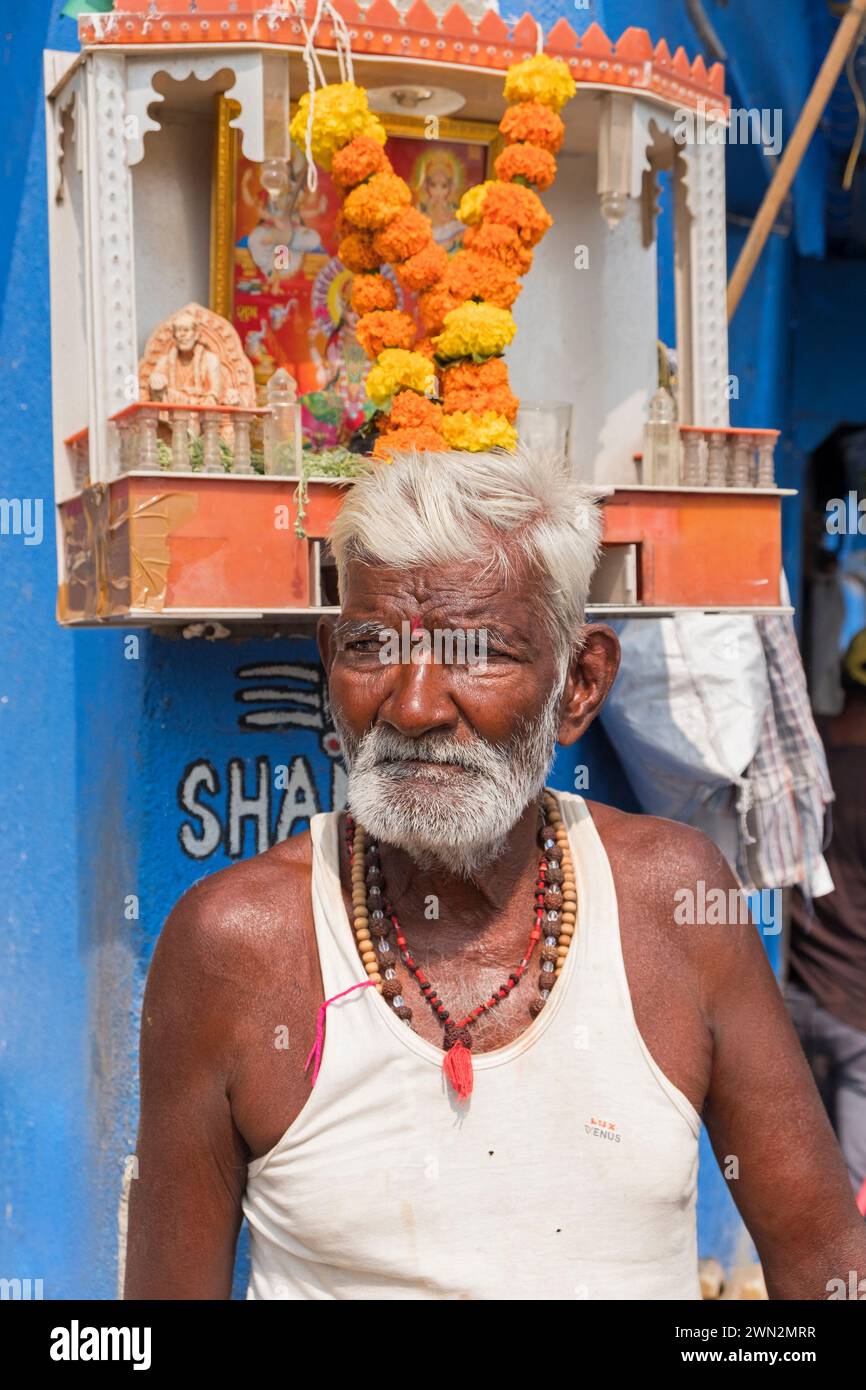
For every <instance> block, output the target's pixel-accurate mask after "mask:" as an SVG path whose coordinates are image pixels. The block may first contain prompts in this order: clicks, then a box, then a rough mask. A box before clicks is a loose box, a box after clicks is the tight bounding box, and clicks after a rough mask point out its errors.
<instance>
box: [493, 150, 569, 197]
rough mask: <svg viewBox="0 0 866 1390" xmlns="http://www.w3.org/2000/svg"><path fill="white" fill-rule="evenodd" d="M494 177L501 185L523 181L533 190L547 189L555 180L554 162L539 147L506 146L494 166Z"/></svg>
mask: <svg viewBox="0 0 866 1390" xmlns="http://www.w3.org/2000/svg"><path fill="white" fill-rule="evenodd" d="M495 168H496V177H497V178H498V179H502V181H503V183H511V182H512V181H513V180H514V179H525V180H526V182H527V183H531V184H532V185H533V187H534V188H540V189H545V188H549V187H550V185H551V184H552V183H553V180H554V179H555V178H556V160H555V159H554V157H553V155H552V154H549V153H548V151H547V150H543V149H542V148H541V146H540V145H530V144H528V143H527V144H524V145H507V146H506V148H505V149H504V150H503V151H502V154H501V155H499V156H498V158H497V160H496V164H495Z"/></svg>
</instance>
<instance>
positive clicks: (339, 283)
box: [230, 121, 496, 448]
mask: <svg viewBox="0 0 866 1390" xmlns="http://www.w3.org/2000/svg"><path fill="white" fill-rule="evenodd" d="M419 124H420V123H419ZM441 124H442V125H443V126H444V125H446V122H444V121H443V122H442V123H441ZM459 124H460V123H459V122H448V123H447V125H448V126H449V127H454V126H458V125H459ZM450 133H451V132H450V130H449V136H450ZM495 133H496V129H495V127H490V130H489V133H488V129H487V127H481V128H479V127H478V126H473V127H472V134H473V138H472V139H465V138H464V139H461V138H459V137H456V136H455V138H447V139H439V140H428V139H425V138H424V137H423V134H419V135H418V136H417V137H415V136H409V137H407V136H405V135H402V134H401V135H394V134H389V138H388V143H387V146H386V149H387V153H388V156H389V158H390V159H391V162H392V164H393V166H394V171H395V173H397V174H399V175H400V176H401V177H402V178H404V179H405V180H406V182H407V183H408V185H409V187H410V189H411V190H412V199H413V203H414V205H415V206H416V207H418V208H419V209H420V210H421V211H422V212H424V213H426V214H427V216H428V217H429V218H430V220H431V222H432V224H433V235H434V237H435V238H436V240H437V241H438V242H440V243H441V244H442V245H443V246H444V247H445V248H446V250H447V251H448V252H449V253H451V254H453V252H454V251H456V250H457V248H458V247H459V246H460V244H461V239H462V232H463V226H462V223H460V222H459V221H458V220H457V208H458V206H459V203H460V199H461V197H462V195H463V193H464V192H465V191H466V189H467V188H471V187H472V185H473V184H476V183H479V182H481V181H482V180H483V179H484V178H485V177H486V176H487V164H488V155H489V147H490V144H491V142H492V138H493V136H494V135H495ZM259 170H260V166H259V165H258V164H253V163H251V162H250V161H249V160H248V159H245V158H244V157H243V155H242V154H240V153H238V154H237V155H236V158H235V165H234V218H233V221H234V233H233V237H234V239H233V247H232V258H231V291H232V310H231V315H230V317H231V320H232V322H233V324H234V326H235V328H236V329H237V331H238V333H239V334H240V337H241V341H242V343H243V345H244V351H245V352H246V354H247V356H248V357H249V359H250V361H251V362H252V364H253V368H254V371H255V376H256V382H257V385H258V388H259V393H260V398H261V393H262V391H263V389H264V387H265V385H266V383H267V381H268V380H269V378H270V377H271V375H272V374H273V373H274V372H275V371H276V370H277V368H278V367H285V368H286V369H287V370H288V371H289V372H291V374H292V376H293V377H294V378H295V380H296V381H297V383H298V393H299V396H300V398H301V401H302V405H303V431H304V442H305V443H306V444H309V445H312V446H313V447H314V448H330V447H332V446H334V445H338V444H346V443H347V442H348V440H349V438H350V437H351V435H352V433H353V432H354V430H356V429H357V428H358V427H359V426H360V425H361V424H363V423H364V420H365V419H366V418H367V416H368V415H369V414H370V413H371V411H372V406H371V405H370V404H369V402H367V401H366V393H365V386H364V383H365V381H366V376H367V370H368V367H369V365H370V364H369V362H368V360H367V358H366V356H365V354H364V352H363V350H362V349H361V347H360V345H359V343H358V341H357V339H356V338H355V332H354V326H355V315H354V314H353V312H352V308H351V285H352V273H351V271H349V270H347V269H346V268H345V266H344V265H343V264H342V263H341V262H340V260H339V258H338V257H337V254H336V253H337V245H338V242H339V237H338V236H337V233H336V230H335V224H336V219H337V214H338V212H339V210H340V206H341V202H342V200H341V198H340V195H339V193H338V192H337V190H336V188H335V187H334V184H333V183H332V181H331V179H330V177H329V176H328V175H327V174H326V173H325V172H324V171H322V170H320V171H319V178H318V186H317V188H316V190H315V192H311V191H310V190H308V189H307V187H306V184H305V183H304V182H303V181H302V183H301V187H300V189H299V190H298V189H297V188H294V189H292V190H291V191H290V193H289V196H288V198H287V199H286V200H285V203H284V210H282V211H281V210H280V208H279V206H275V205H274V204H273V203H272V202H271V201H270V200H269V198H268V195H267V193H266V191H265V190H264V189H263V188H262V185H261V182H260V179H259ZM382 273H383V274H385V275H388V276H389V277H390V278H392V279H393V280H394V284H395V286H396V289H397V297H398V307H400V308H405V309H406V310H407V311H408V312H409V313H414V312H415V309H416V306H415V302H414V301H415V297H414V295H411V294H408V293H405V292H404V291H403V290H402V289H401V288H400V286H399V285H398V284H397V281H396V277H394V274H393V271H392V270H391V269H390V268H389V267H384V268H383V272H382Z"/></svg>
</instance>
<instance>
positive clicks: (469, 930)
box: [126, 453, 866, 1300]
mask: <svg viewBox="0 0 866 1390" xmlns="http://www.w3.org/2000/svg"><path fill="white" fill-rule="evenodd" d="M598 525H599V523H598V517H597V516H596V514H595V511H594V509H593V507H592V506H591V505H590V504H589V503H588V502H587V499H586V497H585V496H584V494H583V493H582V492H581V490H580V488H579V487H578V486H577V485H576V484H575V483H574V482H573V481H572V480H571V479H570V478H569V476H568V474H567V472H566V471H565V469H564V468H563V466H562V465H561V464H559V463H558V462H557V461H554V460H550V459H545V458H542V457H539V456H532V455H529V454H526V453H516V454H502V455H486V456H485V455H467V454H443V455H422V456H420V457H408V456H407V457H404V458H402V459H400V460H398V461H397V462H395V463H394V464H392V465H390V466H387V465H382V466H378V467H376V468H375V470H374V471H373V472H372V473H371V474H370V475H369V476H368V477H365V478H364V479H362V480H361V481H359V482H357V483H356V484H355V486H354V487H353V489H352V492H351V494H350V495H349V497H348V499H347V501H346V503H345V505H344V507H343V510H342V512H341V514H340V517H339V520H338V523H337V526H336V528H335V530H334V534H333V548H334V551H335V553H336V557H337V563H338V568H339V575H340V582H341V597H342V607H341V614H340V618H339V620H338V621H337V622H336V623H335V624H333V625H332V624H331V623H329V622H325V623H323V624H322V626H321V630H320V639H319V640H320V646H321V652H322V659H323V661H324V663H325V667H326V670H327V673H328V679H329V683H330V697H331V707H332V710H333V715H334V722H335V724H336V727H337V729H338V731H339V733H340V736H341V739H342V742H343V748H344V751H345V757H346V763H347V767H348V771H349V779H348V801H349V815H348V816H347V815H343V814H340V813H338V812H331V813H328V814H325V815H319V816H315V817H314V818H313V821H312V824H311V830H310V833H309V834H304V835H299V836H297V837H296V838H294V839H292V840H289V841H287V842H286V843H284V844H281V845H278V846H276V847H275V848H274V849H272V850H270V851H268V852H267V853H265V854H262V855H259V856H257V857H256V858H254V859H252V860H249V861H247V862H245V863H242V864H238V865H235V866H233V867H231V868H229V869H227V870H224V871H222V872H220V873H217V874H214V875H213V876H211V877H208V878H206V879H205V880H203V881H202V882H201V883H199V884H197V885H196V886H195V887H194V888H193V889H192V890H191V891H190V892H188V893H187V894H186V895H185V896H184V898H183V899H182V900H181V902H180V903H179V904H178V905H177V907H176V908H175V910H174V911H173V913H172V914H171V916H170V918H169V920H168V923H167V924H166V926H165V929H164V931H163V933H162V936H161V938H160V941H159V945H158V948H157V951H156V954H155V958H154V962H153V966H152V969H151V974H150V979H149V982H148V988H147V995H146V999H145V1005H144V1016H143V1021H142V1092H141V1106H142V1111H141V1129H140V1133H139V1139H138V1148H137V1153H138V1158H139V1177H138V1179H137V1181H135V1182H134V1183H133V1185H132V1195H131V1203H130V1227H129V1246H128V1255H127V1274H126V1296H127V1297H131V1298H169V1299H171V1298H222V1299H224V1298H228V1297H229V1293H230V1288H231V1280H232V1265H233V1257H234V1251H235V1241H236V1237H237V1234H238V1228H239V1225H240V1221H241V1215H242V1213H243V1214H245V1215H246V1217H247V1219H248V1222H249V1226H250V1230H251V1256H252V1271H251V1279H250V1284H249V1289H248V1297H250V1298H258V1299H271V1298H284V1299H539V1300H548V1299H574V1298H588V1299H606V1298H630V1299H696V1298H698V1297H699V1296H700V1293H699V1286H698V1279H697V1268H696V1267H697V1251H696V1241H695V1183H696V1174H697V1159H698V1135H699V1129H700V1122H701V1119H703V1120H704V1122H705V1123H706V1125H707V1127H708V1130H709V1133H710V1136H711V1139H712V1142H713V1145H714V1148H715V1152H716V1155H717V1157H718V1160H719V1162H720V1164H721V1165H722V1166H723V1168H724V1172H725V1175H726V1177H727V1178H728V1180H729V1182H730V1188H731V1191H732V1193H733V1196H734V1199H735V1201H736V1202H737V1205H738V1207H739V1209H740V1211H741V1212H742V1215H743V1217H744V1219H745V1221H746V1223H747V1225H748V1227H749V1230H750V1232H751V1234H752V1236H753V1238H754V1240H755V1243H756V1245H757V1247H758V1250H759V1253H760V1256H761V1259H762V1262H763V1267H764V1273H765V1276H766V1280H767V1284H768V1287H769V1291H770V1294H771V1297H774V1298H811V1299H821V1298H826V1297H827V1294H828V1290H829V1288H830V1287H831V1285H830V1282H829V1281H831V1280H836V1279H840V1278H841V1279H843V1280H848V1278H849V1272H850V1271H851V1270H855V1271H858V1273H859V1275H860V1276H864V1275H866V1238H864V1229H863V1223H862V1221H861V1219H860V1216H859V1214H858V1212H857V1210H856V1207H855V1205H854V1201H853V1197H852V1193H851V1189H850V1185H849V1183H848V1180H847V1175H846V1172H845V1166H844V1164H843V1162H842V1159H841V1156H840V1154H839V1150H838V1148H837V1146H836V1143H835V1140H834V1138H833V1135H832V1131H831V1129H830V1126H829V1123H828V1121H827V1118H826V1115H825V1113H824V1110H823V1108H822V1106H821V1103H820V1101H819V1098H818V1096H817V1093H816V1090H815V1086H814V1083H813V1081H812V1078H811V1076H810V1074H809V1071H808V1068H807V1066H806V1062H805V1060H804V1058H803V1055H802V1052H801V1050H800V1047H799V1045H798V1042H797V1039H796V1036H795V1035H794V1032H793V1029H792V1027H791V1025H790V1023H789V1021H788V1018H787V1015H786V1012H785V1007H784V1004H783V1002H782V998H781V995H780V992H779V990H778V988H777V985H776V981H775V979H774V977H773V975H772V972H771V970H770V968H769V965H768V963H767V960H766V956H765V954H764V950H763V948H762V945H761V942H760V939H759V937H758V934H757V932H756V930H755V929H754V928H753V927H751V926H741V925H737V923H738V921H739V914H738V913H737V912H734V913H733V914H732V924H731V925H730V926H690V927H683V926H677V925H675V922H674V903H675V895H676V894H677V893H678V892H680V893H681V890H682V889H683V888H689V887H692V888H694V889H695V890H696V891H697V888H698V885H699V884H702V885H704V891H706V892H709V891H710V890H711V889H713V888H721V889H722V890H724V892H725V893H728V891H729V890H730V889H734V890H735V887H736V886H735V884H734V882H733V880H732V877H731V875H730V873H729V871H728V869H727V867H726V865H725V863H724V862H723V860H722V859H721V857H720V855H719V854H718V852H717V851H716V849H715V848H714V847H713V845H711V844H710V843H709V842H708V841H707V840H705V839H704V838H703V837H702V836H701V835H699V834H697V833H695V832H694V831H692V830H690V829H689V828H687V827H685V826H682V825H675V824H672V823H670V822H666V821H659V820H654V819H652V818H650V817H644V816H638V817H635V816H628V815H624V814H622V813H620V812H617V811H614V810H612V809H611V808H609V807H606V806H603V805H600V804H597V803H591V802H585V801H584V800H583V799H582V798H580V797H578V796H575V795H573V794H572V795H569V794H564V793H556V794H553V793H551V792H549V791H548V790H547V789H546V787H545V782H546V777H547V773H548V769H549V766H550V763H551V759H552V756H553V752H554V747H555V744H556V742H557V740H558V741H559V742H560V743H561V744H564V745H572V744H574V743H575V742H576V741H577V740H578V739H579V738H580V737H581V735H582V734H583V733H584V732H585V730H586V729H587V727H588V725H589V724H590V723H591V722H592V720H593V718H594V717H595V715H596V714H597V713H598V710H599V708H600V707H601V705H602V702H603V701H604V698H605V695H606V694H607V691H608V690H609V688H610V685H611V682H612V681H613V678H614V675H615V673H616V668H617V662H618V649H617V641H616V638H615V636H614V634H613V633H612V632H611V631H610V630H609V629H608V628H606V627H603V626H600V625H597V624H589V625H587V624H586V623H585V619H584V604H585V600H586V595H587V590H588V586H589V580H590V575H591V573H592V569H593V565H594V562H595V557H596V551H597V546H598ZM404 625H405V626H404ZM406 630H408V631H409V632H410V633H411V634H412V635H413V637H414V635H415V634H417V633H419V632H422V633H426V634H427V635H428V636H429V637H431V638H433V639H435V637H436V634H437V633H442V632H444V631H446V630H447V631H449V632H451V633H452V634H453V633H455V632H465V633H467V634H470V633H471V634H474V635H476V636H477V635H478V634H481V635H482V636H483V639H484V659H483V661H479V660H474V661H472V662H469V661H462V662H461V661H453V660H452V661H446V660H437V659H436V645H435V640H434V641H433V642H432V643H428V644H427V646H426V647H425V646H424V644H423V643H417V642H415V641H413V642H412V643H411V644H410V649H409V652H408V655H407V654H406V651H405V644H404V646H403V647H402V648H400V649H399V650H400V651H401V655H400V658H399V659H395V657H394V653H395V650H396V649H397V648H395V644H394V643H393V642H392V641H391V637H392V636H393V634H394V633H395V632H396V633H400V632H401V631H402V632H405V631H406ZM386 647H387V652H388V655H387V657H383V653H384V652H385V649H386ZM475 649H476V651H477V646H476V648H475ZM419 650H420V657H419ZM326 1001H328V1007H327V1012H325V1002H326ZM311 1082H314V1085H313V1086H312V1088H311ZM832 1287H838V1285H833V1286H832Z"/></svg>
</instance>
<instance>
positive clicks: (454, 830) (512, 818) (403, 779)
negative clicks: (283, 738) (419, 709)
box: [332, 668, 567, 878]
mask: <svg viewBox="0 0 866 1390" xmlns="http://www.w3.org/2000/svg"><path fill="white" fill-rule="evenodd" d="M566 671H567V668H566ZM564 684H565V673H563V678H562V681H561V682H558V683H557V686H556V687H555V688H554V689H553V690H552V691H551V694H550V696H549V698H548V700H547V703H546V704H545V706H544V709H543V710H542V712H541V714H540V715H539V717H538V718H537V719H536V720H534V721H533V722H531V723H530V722H528V721H527V722H525V723H524V724H523V726H522V727H521V728H519V729H518V730H517V731H516V733H515V734H514V735H513V736H512V738H511V740H510V741H509V743H508V744H504V745H501V746H499V747H497V746H496V745H495V744H492V743H489V742H488V741H487V740H486V739H483V738H480V737H478V736H476V737H475V738H474V739H473V740H472V741H471V742H467V741H466V740H465V739H462V738H456V737H455V736H454V735H452V734H425V735H422V737H421V738H405V737H404V736H403V735H402V734H399V733H397V731H396V730H395V729H392V728H390V727H388V726H387V725H382V724H376V725H374V726H373V728H372V729H371V730H370V731H369V732H368V733H366V734H364V735H362V737H361V738H360V739H357V738H355V736H354V735H353V734H352V733H350V731H349V730H348V729H347V728H346V726H345V725H344V723H343V721H342V719H341V718H340V717H339V716H338V715H337V713H336V711H332V713H333V719H334V727H335V728H336V730H337V733H338V734H339V736H340V741H341V743H342V745H343V754H344V757H345V761H346V766H347V768H348V792H347V796H348V803H349V809H350V810H351V812H352V815H353V816H354V817H355V819H356V820H357V821H358V822H359V823H360V824H361V825H362V826H363V827H364V829H365V831H366V832H367V834H368V835H369V836H371V837H372V838H373V839H375V840H381V841H383V842H384V843H385V844H388V845H395V846H396V847H397V848H398V849H402V850H405V852H406V853H407V854H408V855H409V856H410V858H411V859H412V860H413V861H414V862H415V863H416V864H417V865H418V866H419V868H422V869H425V870H429V869H431V868H436V867H438V868H442V869H445V870H446V871H447V872H449V873H452V874H456V875H458V876H460V877H462V878H471V877H474V876H475V875H476V874H478V873H479V871H480V870H482V869H484V868H486V867H487V866H488V865H489V864H491V863H492V862H493V861H494V860H496V859H498V858H499V856H500V855H501V854H502V853H503V851H504V848H505V844H506V840H507V838H508V835H509V833H510V831H511V830H513V828H514V826H515V825H516V824H517V822H518V820H519V819H520V817H521V816H522V814H523V812H524V811H525V810H526V808H527V806H528V805H529V804H530V802H532V801H534V800H537V799H538V797H539V796H540V794H541V791H542V789H543V787H544V784H545V781H546V779H547V774H548V771H549V768H550V764H551V761H552V759H553V753H554V749H555V747H556V732H557V728H558V723H559V720H558V710H559V701H560V698H561V695H562V690H563V688H564ZM409 759H419V760H422V761H424V762H429V763H437V764H439V765H440V766H437V767H421V768H419V767H417V766H413V765H412V763H411V762H409V761H407V760H409Z"/></svg>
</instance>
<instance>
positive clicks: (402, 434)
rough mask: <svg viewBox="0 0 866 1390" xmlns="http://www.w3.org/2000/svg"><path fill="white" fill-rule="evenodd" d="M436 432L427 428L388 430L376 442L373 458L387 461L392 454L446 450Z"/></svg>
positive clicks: (444, 444)
mask: <svg viewBox="0 0 866 1390" xmlns="http://www.w3.org/2000/svg"><path fill="white" fill-rule="evenodd" d="M447 448H448V445H447V444H446V443H445V440H444V438H443V437H442V435H441V434H440V433H439V431H438V430H432V429H429V428H427V427H423V428H421V429H411V430H389V431H388V433H387V434H381V435H380V436H379V438H378V439H377V440H376V447H375V448H374V450H373V457H374V458H377V459H385V460H388V459H390V458H391V455H392V454H401V453H409V452H410V451H411V450H412V449H422V450H423V449H434V450H441V449H447Z"/></svg>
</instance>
